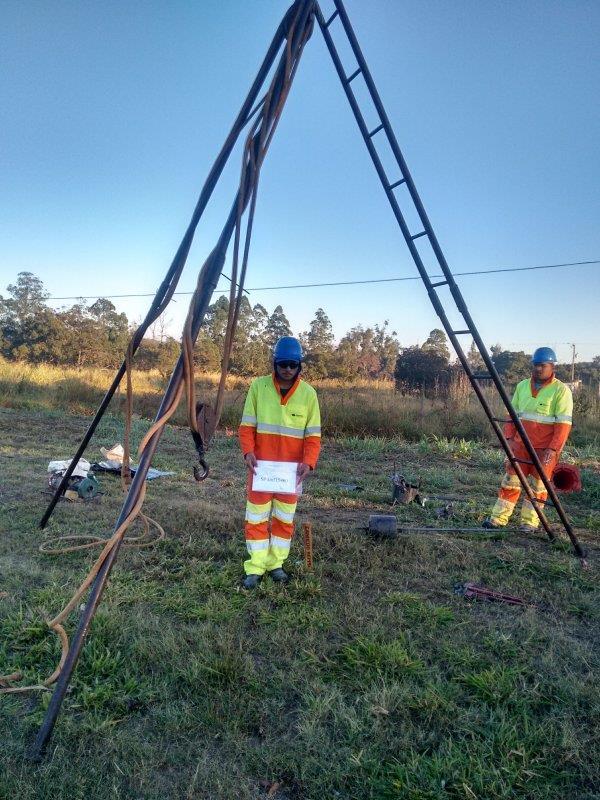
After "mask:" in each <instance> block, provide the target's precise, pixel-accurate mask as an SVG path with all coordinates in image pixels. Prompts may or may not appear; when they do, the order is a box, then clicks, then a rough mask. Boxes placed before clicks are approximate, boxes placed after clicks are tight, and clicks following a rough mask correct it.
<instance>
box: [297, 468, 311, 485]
mask: <svg viewBox="0 0 600 800" xmlns="http://www.w3.org/2000/svg"><path fill="white" fill-rule="evenodd" d="M310 469H311V468H310V467H309V466H308V464H298V469H297V470H296V486H299V485H300V484H301V483H302V481H303V480H304V478H306V476H307V475H308V473H309V472H310Z"/></svg>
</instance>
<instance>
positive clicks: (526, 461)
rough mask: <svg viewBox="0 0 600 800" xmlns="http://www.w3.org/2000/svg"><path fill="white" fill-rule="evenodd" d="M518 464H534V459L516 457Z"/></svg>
mask: <svg viewBox="0 0 600 800" xmlns="http://www.w3.org/2000/svg"><path fill="white" fill-rule="evenodd" d="M514 460H515V461H516V462H517V463H518V464H531V465H532V466H533V461H528V459H526V458H515V459H514Z"/></svg>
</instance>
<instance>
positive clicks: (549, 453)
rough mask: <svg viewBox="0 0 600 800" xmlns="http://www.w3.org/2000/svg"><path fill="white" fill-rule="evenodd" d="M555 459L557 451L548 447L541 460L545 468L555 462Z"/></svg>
mask: <svg viewBox="0 0 600 800" xmlns="http://www.w3.org/2000/svg"><path fill="white" fill-rule="evenodd" d="M555 458H556V450H552V448H550V447H547V448H546V449H545V450H544V452H543V453H542V457H541V459H540V460H541V462H542V464H543V465H544V466H545V467H548V466H550V464H551V463H552V462H553V461H554V459H555Z"/></svg>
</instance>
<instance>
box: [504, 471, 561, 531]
mask: <svg viewBox="0 0 600 800" xmlns="http://www.w3.org/2000/svg"><path fill="white" fill-rule="evenodd" d="M527 480H528V481H529V484H530V486H531V488H532V489H533V494H534V497H535V499H536V500H540V501H541V502H545V501H546V500H547V499H548V492H547V491H546V488H545V486H544V484H543V482H542V481H541V480H540V479H539V478H538V477H535V476H533V475H530V476H529V477H528V478H527ZM521 491H522V487H521V482H520V480H519V479H518V477H517V476H516V475H514V474H513V475H510V474H509V473H508V472H507V473H506V474H505V476H504V478H503V479H502V483H501V484H500V491H499V492H498V499H497V500H496V502H495V504H494V507H493V508H492V513H491V515H490V517H491V520H492V522H493V523H494V524H495V525H499V526H502V527H504V526H505V525H507V524H508V521H509V519H510V518H511V516H512V513H513V511H514V509H515V505H516V504H517V502H518V501H519V497H520V496H521ZM521 524H522V525H529V526H531V527H532V528H537V527H538V525H539V524H540V518H539V517H538V515H537V513H536V511H535V509H534V507H533V505H532V504H531V501H530V500H529V498H528V497H526V498H525V499H524V501H523V506H522V508H521Z"/></svg>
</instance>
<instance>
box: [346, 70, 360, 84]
mask: <svg viewBox="0 0 600 800" xmlns="http://www.w3.org/2000/svg"><path fill="white" fill-rule="evenodd" d="M361 72H362V69H361V68H360V67H359V68H358V69H357V70H356V71H355V72H353V73H352V75H349V76H348V77H347V78H346V83H352V81H353V80H354V78H356V76H357V75H360V73H361Z"/></svg>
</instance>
